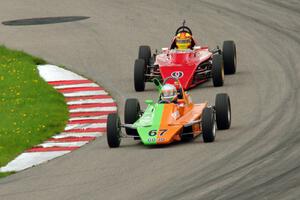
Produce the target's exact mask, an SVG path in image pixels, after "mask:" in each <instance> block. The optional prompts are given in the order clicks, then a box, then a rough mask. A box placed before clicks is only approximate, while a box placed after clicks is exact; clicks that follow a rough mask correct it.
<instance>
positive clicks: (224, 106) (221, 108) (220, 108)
mask: <svg viewBox="0 0 300 200" xmlns="http://www.w3.org/2000/svg"><path fill="white" fill-rule="evenodd" d="M215 110H216V121H217V127H218V129H220V130H222V129H229V128H230V125H231V105H230V98H229V96H228V94H226V93H221V94H217V95H216V102H215Z"/></svg>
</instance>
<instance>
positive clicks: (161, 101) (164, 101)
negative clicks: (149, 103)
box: [158, 100, 170, 103]
mask: <svg viewBox="0 0 300 200" xmlns="http://www.w3.org/2000/svg"><path fill="white" fill-rule="evenodd" d="M158 103H170V102H169V101H166V100H160V101H159V102H158Z"/></svg>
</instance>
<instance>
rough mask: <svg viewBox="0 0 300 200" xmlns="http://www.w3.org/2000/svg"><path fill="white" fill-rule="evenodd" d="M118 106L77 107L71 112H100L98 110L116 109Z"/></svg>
mask: <svg viewBox="0 0 300 200" xmlns="http://www.w3.org/2000/svg"><path fill="white" fill-rule="evenodd" d="M116 110H117V107H115V106H114V107H95V108H77V109H71V110H70V111H69V112H70V113H76V112H98V111H116Z"/></svg>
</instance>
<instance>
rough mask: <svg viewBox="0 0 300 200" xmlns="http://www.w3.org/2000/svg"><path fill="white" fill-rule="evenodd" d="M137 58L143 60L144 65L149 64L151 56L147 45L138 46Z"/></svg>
mask: <svg viewBox="0 0 300 200" xmlns="http://www.w3.org/2000/svg"><path fill="white" fill-rule="evenodd" d="M138 58H139V59H143V60H145V63H146V65H149V64H150V58H151V48H150V47H149V46H147V45H142V46H140V47H139V57H138Z"/></svg>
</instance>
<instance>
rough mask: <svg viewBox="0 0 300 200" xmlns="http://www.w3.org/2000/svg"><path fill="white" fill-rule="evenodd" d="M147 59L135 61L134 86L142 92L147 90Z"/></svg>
mask: <svg viewBox="0 0 300 200" xmlns="http://www.w3.org/2000/svg"><path fill="white" fill-rule="evenodd" d="M145 71H146V64H145V60H143V59H137V60H135V63H134V88H135V91H137V92H141V91H144V90H145Z"/></svg>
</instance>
